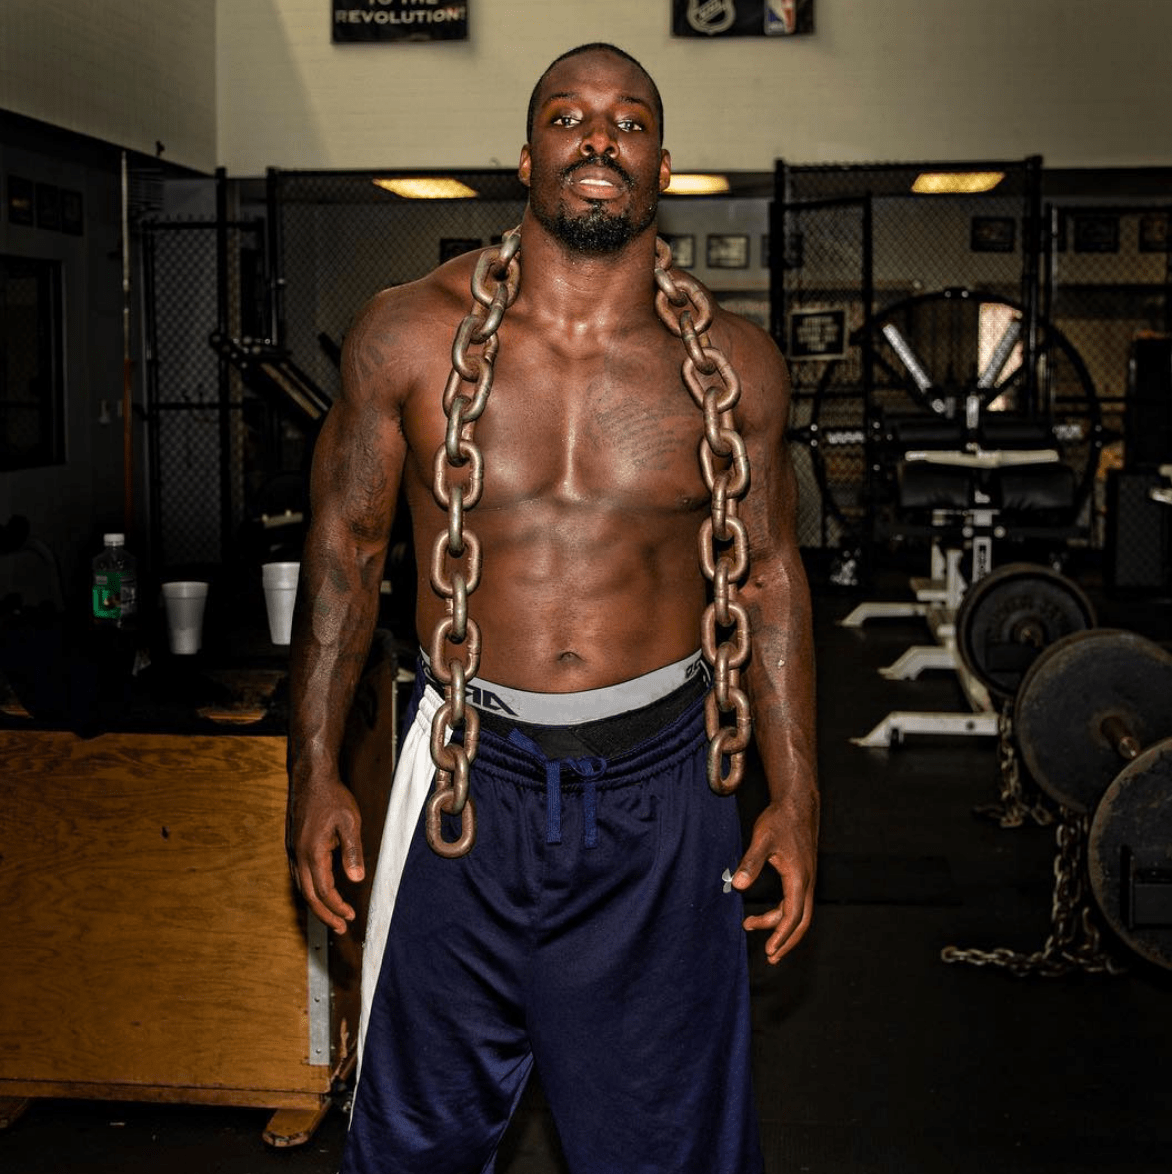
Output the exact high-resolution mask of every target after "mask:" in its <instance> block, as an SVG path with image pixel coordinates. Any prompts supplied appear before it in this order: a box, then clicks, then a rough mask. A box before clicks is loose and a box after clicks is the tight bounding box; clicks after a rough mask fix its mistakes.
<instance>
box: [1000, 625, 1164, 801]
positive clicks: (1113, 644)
mask: <svg viewBox="0 0 1172 1174" xmlns="http://www.w3.org/2000/svg"><path fill="white" fill-rule="evenodd" d="M1105 722H1106V723H1107V728H1106V729H1105V728H1104V723H1105ZM1112 724H1114V725H1115V726H1116V728H1117V729H1119V730H1127V731H1129V732H1130V733H1131V735H1132V736H1133V738H1134V739H1135V743H1136V749H1137V750H1142V749H1143V748H1144V747H1146V746H1151V745H1153V744H1154V743H1156V742H1159V741H1161V740H1163V739H1164V738H1167V737H1170V736H1172V654H1170V653H1168V652H1166V651H1164V649H1163V648H1161V647H1160V645H1158V644H1155V643H1153V642H1152V641H1151V640H1147V639H1145V638H1144V637H1143V636H1140V635H1139V634H1138V633H1136V632H1124V631H1119V630H1118V629H1115V628H1092V629H1091V630H1089V631H1086V632H1073V633H1071V634H1070V635H1069V636H1064V637H1062V639H1060V640H1058V641H1056V642H1055V643H1054V644H1052V645H1051V646H1050V647H1049V648H1047V649H1046V650H1045V651H1044V652H1042V653H1041V654H1040V655H1039V656H1038V658H1037V660H1035V661H1034V663H1033V664H1032V665H1031V666H1030V668H1029V670H1028V671H1027V672H1026V674H1025V676H1024V677H1023V678H1022V682H1021V687H1020V688H1019V689H1018V691H1017V698H1016V701H1015V704H1014V710H1013V725H1014V733H1015V734H1016V736H1017V744H1018V748H1019V749H1020V751H1021V757H1022V761H1023V762H1024V763H1025V765H1026V767H1027V769H1028V770H1029V772H1030V774H1031V775H1033V777H1034V781H1035V782H1036V783H1037V784H1038V786H1039V787H1041V788H1042V790H1043V791H1045V792H1046V793H1047V794H1048V795H1050V796H1051V797H1052V798H1054V799H1056V800H1057V801H1058V802H1059V803H1061V804H1062V805H1063V806H1064V807H1069V808H1070V809H1071V810H1072V811H1077V812H1082V813H1084V814H1085V813H1088V812H1091V811H1093V810H1094V809H1095V806H1096V805H1097V804H1098V802H1099V800H1100V799H1101V798H1102V797H1103V792H1104V791H1105V790H1106V789H1107V787H1108V786H1109V785H1110V783H1111V780H1112V779H1113V778H1115V776H1116V775H1117V774H1118V773H1119V772H1120V770H1121V769H1122V768H1123V767H1124V765H1125V764H1126V762H1127V759H1126V758H1125V757H1123V755H1122V754H1121V753H1120V751H1119V749H1118V748H1117V747H1116V745H1115V744H1114V743H1113V741H1112V734H1111V726H1112Z"/></svg>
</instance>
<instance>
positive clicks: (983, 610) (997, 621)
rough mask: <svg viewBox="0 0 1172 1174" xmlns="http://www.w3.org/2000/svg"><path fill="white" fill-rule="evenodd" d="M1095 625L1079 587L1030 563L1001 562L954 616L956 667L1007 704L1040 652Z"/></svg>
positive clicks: (966, 595) (973, 588)
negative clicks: (974, 678)
mask: <svg viewBox="0 0 1172 1174" xmlns="http://www.w3.org/2000/svg"><path fill="white" fill-rule="evenodd" d="M1094 626H1095V609H1094V608H1093V607H1092V606H1091V601H1090V600H1089V599H1088V598H1087V597H1086V595H1085V594H1084V593H1083V590H1082V588H1081V587H1079V586H1078V584H1076V583H1072V582H1071V581H1070V580H1069V579H1067V578H1065V577H1064V576H1062V575H1060V574H1058V572H1057V571H1052V570H1050V568H1049V567H1042V566H1038V565H1036V564H1034V563H1006V564H1005V566H1003V567H998V568H997V569H996V570H995V571H991V572H990V573H989V574H988V575H986V576H985V577H984V578H983V579H978V580H977V582H975V583H974V584H972V586H970V587H969V589H968V590H967V591H966V592H965V593H964V597H963V598H962V599H961V602H960V607H959V608H957V611H956V651H957V654H958V655H959V657H960V660H961V663H962V664H963V665H964V667H965V668H966V669H968V671H969V672H970V673H972V675H973V676H974V677H976V678H977V680H978V681H980V682H981V684H982V685H984V686H985V688H986V689H988V690H989V695H990V697H992V698H994V700H997V701H1008V700H1009V699H1010V698H1011V697H1013V696H1014V695H1015V694H1016V693H1017V690H1018V687H1019V686H1020V685H1021V679H1022V677H1023V676H1024V675H1025V673H1026V671H1027V670H1028V669H1029V667H1030V665H1032V664H1033V663H1034V661H1035V660H1036V659H1037V656H1038V653H1039V652H1041V651H1042V649H1043V648H1048V647H1049V646H1050V645H1051V644H1053V643H1054V641H1055V640H1058V639H1060V638H1061V637H1062V636H1067V635H1069V634H1070V633H1071V632H1082V631H1085V630H1086V629H1087V628H1093V627H1094Z"/></svg>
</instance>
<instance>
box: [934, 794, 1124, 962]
mask: <svg viewBox="0 0 1172 1174" xmlns="http://www.w3.org/2000/svg"><path fill="white" fill-rule="evenodd" d="M1059 813H1060V818H1059V821H1058V825H1057V828H1056V831H1055V838H1056V840H1057V842H1058V853H1057V855H1056V856H1055V858H1054V894H1053V899H1052V902H1051V906H1050V935H1049V937H1047V938H1046V944H1045V945H1044V946H1043V947H1042V948H1041V949H1040V950H1035V951H1034V952H1033V953H1031V954H1022V953H1018V952H1017V951H1015V950H1010V949H1006V948H999V949H996V950H972V949H970V950H960V949H957V948H956V947H955V946H946V947H945V948H944V949H943V950H942V951H941V952H940V957H941V958H942V959H943V960H944V961H945V962H968V963H970V964H971V965H973V966H999V967H1003V968H1004V969H1006V970H1009V971H1011V972H1012V973H1013V974H1016V975H1017V976H1018V977H1019V978H1021V977H1024V976H1026V975H1032V974H1036V975H1039V976H1041V977H1042V978H1057V977H1059V976H1060V975H1063V974H1068V973H1069V972H1070V971H1072V970H1082V971H1086V972H1087V973H1089V974H1102V973H1107V974H1113V975H1114V974H1122V973H1124V967H1123V966H1122V965H1121V964H1120V963H1119V962H1118V961H1116V959H1115V958H1114V957H1112V956H1111V955H1110V954H1109V953H1107V952H1106V951H1104V950H1103V948H1102V946H1101V936H1100V933H1099V928H1098V926H1097V925H1096V924H1095V918H1094V914H1093V912H1092V910H1091V907H1090V904H1089V902H1088V901H1087V897H1086V891H1087V885H1086V883H1085V877H1086V843H1087V835H1088V831H1089V828H1090V817H1089V816H1086V815H1079V814H1077V813H1076V812H1074V811H1071V810H1070V809H1069V808H1067V807H1062V808H1060V809H1059Z"/></svg>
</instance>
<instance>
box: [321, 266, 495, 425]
mask: <svg viewBox="0 0 1172 1174" xmlns="http://www.w3.org/2000/svg"><path fill="white" fill-rule="evenodd" d="M475 259H476V255H475V254H469V255H467V256H463V257H457V258H456V259H455V260H453V261H450V262H448V263H447V264H446V265H442V266H440V268H439V269H436V270H434V271H433V272H431V273H429V274H428V275H427V276H426V277H424V278H421V279H420V280H418V281H412V282H409V283H407V284H405V285H397V286H393V287H391V288H390V289H384V290H382V291H381V292H379V293H377V294H375V296H374V297H373V298H371V299H370V301H369V302H367V303H366V305H365V306H363V307H362V309H361V310H360V311H359V313H358V315H357V316H356V317H355V319H354V322H353V324H352V325H351V327H350V329H349V330H348V331H347V334H346V341H345V346H344V348H343V357H342V387H343V395H344V396H345V397H348V398H354V397H358V398H365V397H367V396H374V397H376V398H377V399H379V400H381V401H382V402H383V403H384V404H385V405H386V406H388V407H391V406H396V407H399V408H401V407H402V404H403V403H404V402H405V400H406V399H407V398H408V397H409V396H410V394H411V391H412V390H413V388H414V387H416V386H418V385H419V384H420V383H421V382H427V383H428V384H429V385H430V384H431V383H434V376H435V371H434V367H435V365H436V363H437V362H439V363H441V365H443V366H444V367H446V366H449V365H450V359H449V358H447V357H446V356H448V355H450V353H451V343H452V336H453V333H454V331H455V328H456V326H457V325H458V324H459V322H460V319H461V318H462V317H463V316H464V315H465V314H466V313H467V312H468V307H469V304H470V301H471V298H470V294H469V292H468V291H469V283H470V279H471V274H472V269H473V267H474V265H475Z"/></svg>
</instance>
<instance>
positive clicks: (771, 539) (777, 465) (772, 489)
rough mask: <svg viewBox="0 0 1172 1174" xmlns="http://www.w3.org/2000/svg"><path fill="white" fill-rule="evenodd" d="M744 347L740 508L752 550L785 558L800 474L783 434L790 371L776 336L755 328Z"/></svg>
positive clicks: (792, 546) (791, 546) (791, 543)
mask: <svg viewBox="0 0 1172 1174" xmlns="http://www.w3.org/2000/svg"><path fill="white" fill-rule="evenodd" d="M750 343H751V345H750V346H748V347H746V348H745V354H746V360H745V362H744V371H743V372H742V374H741V378H742V398H743V406H742V409H741V412H740V417H741V427H742V430H743V435H744V440H745V448H746V451H747V453H748V457H749V478H750V480H749V490H748V493H747V494H746V496H745V500H744V503H743V506H742V509H741V514H742V517H743V519H744V522H745V526H746V529H747V530H748V535H749V544H750V554H751V556H755V557H756V558H757V559H758V560H769V559H772V558H778V557H781V558H784V557H786V556H788V555H792V554H793V553H796V547H797V503H798V490H797V478H796V476H795V474H794V467H793V462H792V460H791V459H790V454H789V448H788V446H787V443H786V439H785V433H786V426H787V423H788V416H789V396H790V386H789V376H788V373H787V371H786V367H785V360H784V359H783V358H782V357H781V355H780V353H779V352H778V351H777V348H776V347H775V346H774V345H773V342H772V340H770V339H769V338H768V336H765V335H764V334H763V332H756V336H755V337H754V338H752V339H751V340H750Z"/></svg>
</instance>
